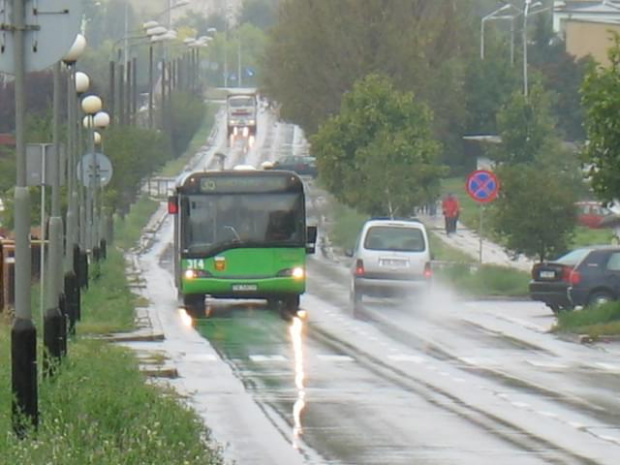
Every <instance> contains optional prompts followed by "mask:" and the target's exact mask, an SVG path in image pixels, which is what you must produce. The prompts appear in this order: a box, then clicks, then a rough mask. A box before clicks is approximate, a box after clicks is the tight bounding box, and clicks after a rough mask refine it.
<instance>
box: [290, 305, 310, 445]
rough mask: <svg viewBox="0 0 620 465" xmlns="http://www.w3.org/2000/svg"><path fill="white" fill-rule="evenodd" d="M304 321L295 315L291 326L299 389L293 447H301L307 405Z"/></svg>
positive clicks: (295, 408)
mask: <svg viewBox="0 0 620 465" xmlns="http://www.w3.org/2000/svg"><path fill="white" fill-rule="evenodd" d="M303 328H304V322H303V320H302V319H301V318H299V317H295V318H293V320H292V323H291V326H290V327H289V333H290V335H291V342H292V343H293V356H294V360H295V388H296V389H297V400H296V401H295V403H294V404H293V422H294V424H293V442H292V444H293V447H294V448H295V449H299V442H300V438H301V436H302V435H303V427H302V424H301V414H302V412H303V410H304V407H305V406H306V390H305V387H304V380H305V377H306V374H305V372H304V353H303V340H302V334H303Z"/></svg>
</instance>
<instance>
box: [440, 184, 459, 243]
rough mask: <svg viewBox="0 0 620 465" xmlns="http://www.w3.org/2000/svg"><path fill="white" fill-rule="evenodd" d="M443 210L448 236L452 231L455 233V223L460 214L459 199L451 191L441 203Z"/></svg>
mask: <svg viewBox="0 0 620 465" xmlns="http://www.w3.org/2000/svg"><path fill="white" fill-rule="evenodd" d="M441 208H442V210H443V216H444V218H445V223H446V234H447V235H448V236H449V235H450V234H452V233H456V224H457V222H458V219H459V215H460V214H461V205H460V204H459V199H457V198H456V196H454V195H453V194H452V193H450V194H448V195H447V197H446V198H445V199H443V202H442V204H441Z"/></svg>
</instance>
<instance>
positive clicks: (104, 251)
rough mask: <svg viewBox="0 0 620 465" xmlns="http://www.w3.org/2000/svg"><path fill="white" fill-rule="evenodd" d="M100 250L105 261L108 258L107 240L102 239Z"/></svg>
mask: <svg viewBox="0 0 620 465" xmlns="http://www.w3.org/2000/svg"><path fill="white" fill-rule="evenodd" d="M99 250H100V251H101V259H102V260H105V259H106V258H107V257H108V244H107V242H106V240H105V239H101V242H100V243H99Z"/></svg>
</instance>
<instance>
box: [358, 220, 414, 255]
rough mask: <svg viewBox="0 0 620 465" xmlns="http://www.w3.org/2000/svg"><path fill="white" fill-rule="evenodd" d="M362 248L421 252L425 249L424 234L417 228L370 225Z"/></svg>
mask: <svg viewBox="0 0 620 465" xmlns="http://www.w3.org/2000/svg"><path fill="white" fill-rule="evenodd" d="M364 248H365V249H368V250H391V251H396V252H423V251H425V250H426V241H425V240H424V234H423V233H422V231H421V230H420V229H418V228H407V227H401V226H372V227H370V228H368V232H367V233H366V239H365V240H364Z"/></svg>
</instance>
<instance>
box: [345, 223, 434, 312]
mask: <svg viewBox="0 0 620 465" xmlns="http://www.w3.org/2000/svg"><path fill="white" fill-rule="evenodd" d="M347 255H349V256H350V257H352V258H353V263H352V265H351V301H352V303H353V304H354V305H356V304H359V303H360V302H361V300H362V296H364V295H372V296H394V295H403V294H407V293H409V292H414V291H419V290H427V289H428V288H429V287H430V284H431V278H432V275H433V273H432V268H431V252H430V248H429V241H428V234H427V232H426V228H425V227H424V224H422V223H421V222H420V221H418V220H415V219H413V220H392V219H371V220H368V221H366V223H365V224H364V226H363V227H362V230H361V232H360V235H359V237H358V239H357V243H356V245H355V248H354V249H353V250H352V251H350V253H348V254H347Z"/></svg>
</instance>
